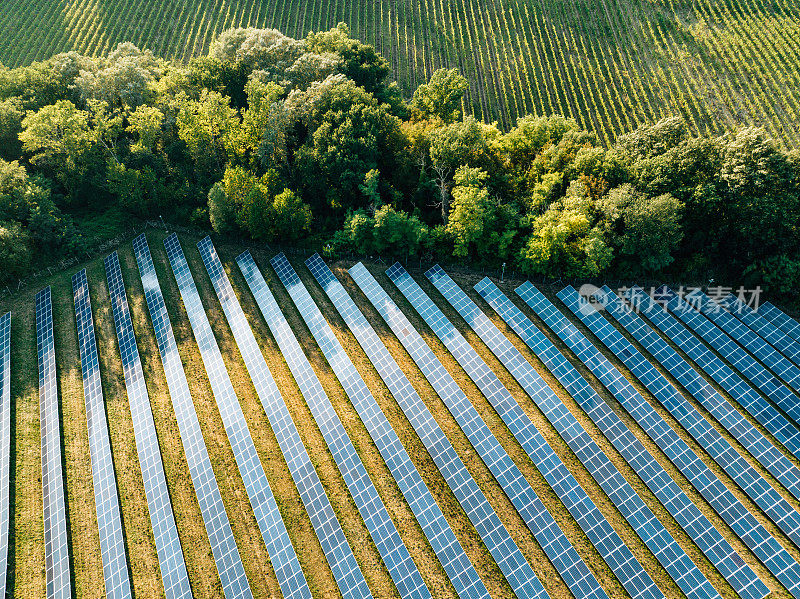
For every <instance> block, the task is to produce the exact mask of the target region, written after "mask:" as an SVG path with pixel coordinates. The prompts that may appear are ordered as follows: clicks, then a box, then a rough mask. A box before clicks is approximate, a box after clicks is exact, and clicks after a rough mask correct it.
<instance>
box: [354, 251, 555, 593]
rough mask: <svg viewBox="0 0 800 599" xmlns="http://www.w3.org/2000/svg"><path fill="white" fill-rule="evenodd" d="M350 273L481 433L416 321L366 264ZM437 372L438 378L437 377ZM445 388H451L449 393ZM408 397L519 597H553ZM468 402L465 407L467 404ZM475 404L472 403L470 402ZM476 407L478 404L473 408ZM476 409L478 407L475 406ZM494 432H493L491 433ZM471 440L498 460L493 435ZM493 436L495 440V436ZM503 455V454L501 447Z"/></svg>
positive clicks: (406, 405) (422, 432) (466, 426)
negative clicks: (491, 447) (410, 319)
mask: <svg viewBox="0 0 800 599" xmlns="http://www.w3.org/2000/svg"><path fill="white" fill-rule="evenodd" d="M349 272H350V275H351V276H352V277H353V280H354V281H355V282H356V284H357V285H358V286H359V287H360V288H361V290H362V291H363V292H364V294H365V295H366V296H367V298H368V299H369V301H370V302H371V303H372V305H373V306H375V308H376V309H377V310H378V312H380V313H381V316H382V317H383V318H384V320H385V321H386V322H387V323H388V324H389V326H390V327H391V329H392V331H394V334H395V335H396V336H397V337H398V339H400V341H401V342H402V343H403V346H404V347H405V348H406V349H407V350H408V352H409V354H410V355H411V357H412V358H413V359H414V361H415V362H416V363H417V365H418V366H419V367H420V370H422V372H423V373H424V374H425V376H426V378H428V380H429V381H431V384H432V385H434V388H435V389H437V393H439V392H441V393H440V395H441V396H443V397H442V399H444V401H445V402H446V403H447V404H448V408H450V409H451V411H452V412H453V415H454V416H455V415H456V414H458V416H457V418H456V419H457V420H458V421H459V424H460V425H461V428H462V430H463V431H464V432H465V433H472V432H473V429H474V430H475V431H479V430H481V429H480V428H479V427H480V425H481V423H482V422H483V421H482V420H481V419H480V416H478V415H477V412H476V413H475V414H474V415H473V417H472V419H471V420H470V422H469V423H467V422H466V421H465V419H464V418H462V415H463V414H462V412H461V411H460V410H458V409H456V408H455V404H454V402H453V401H451V399H452V398H453V396H454V395H455V393H456V391H455V389H458V390H459V391H460V389H459V388H458V387H457V386H456V384H455V381H453V380H452V378H449V382H448V381H447V380H446V378H445V377H449V375H448V374H447V371H445V370H444V368H443V367H442V365H441V363H440V362H439V361H438V359H437V358H436V356H435V355H434V354H433V352H432V351H431V350H430V348H429V347H428V346H427V345H425V342H424V341H423V340H422V338H421V337H420V336H419V334H417V332H416V331H415V330H414V328H413V327H412V326H411V323H410V322H408V319H406V317H405V316H404V315H403V313H402V312H400V310H399V309H398V308H397V306H396V305H395V303H394V302H393V301H392V299H391V298H390V297H389V296H388V295H387V293H386V292H385V291H384V290H383V288H382V287H381V286H380V285H379V284H378V282H377V281H376V280H375V278H374V277H373V276H372V275H371V274H370V273H369V271H368V270H367V269H366V268H365V267H364V265H363V264H361V263H358V264H356V265H355V266H354V267H353V268H351V269H350V271H349ZM434 374H435V376H434ZM445 387H448V389H447V390H445ZM406 388H407V389H408V392H407V395H403V396H402V397H403V402H402V403H401V406H402V407H403V409H404V411H405V412H406V416H407V417H408V419H409V420H410V421H411V423H412V424H413V425H414V427H415V429H416V430H417V433H418V434H419V437H420V439H421V440H422V442H423V443H424V444H425V447H426V448H427V449H428V451H429V452H430V454H431V457H432V458H433V460H434V461H435V462H436V465H437V466H438V468H439V471H440V472H441V473H442V476H444V478H445V480H446V481H447V484H448V485H449V486H450V489H451V490H452V491H453V494H454V495H455V496H456V499H458V501H459V503H460V504H461V506H462V507H463V508H464V511H465V512H466V514H467V516H468V517H469V519H470V521H471V522H472V524H473V526H475V529H476V530H477V531H478V534H480V536H481V539H483V542H484V543H485V545H486V548H487V549H488V550H489V552H490V553H491V554H492V557H493V558H494V560H495V562H497V565H498V566H499V567H500V570H501V571H502V572H503V574H504V575H505V577H506V580H508V582H509V584H510V585H511V587H512V589H514V592H515V593H516V594H517V596H518V597H547V596H548V595H547V593H546V591H545V590H544V587H543V586H542V584H541V582H540V581H539V579H538V578H537V577H536V574H535V573H534V572H533V570H532V569H531V567H530V565H529V564H528V562H527V560H526V559H525V557H524V556H523V555H522V552H521V551H520V549H519V547H518V546H517V545H516V543H515V542H514V540H513V539H512V538H511V536H510V535H509V533H508V530H507V529H506V527H505V526H504V525H503V523H502V522H501V521H500V519H499V518H498V517H497V514H496V513H495V512H494V510H493V509H492V506H491V505H490V504H489V502H488V500H487V499H486V496H485V495H484V494H483V492H482V491H481V490H480V488H479V487H478V485H477V484H476V483H475V480H474V479H473V478H472V476H471V475H470V474H469V471H468V470H467V468H466V466H464V463H463V462H462V461H461V458H459V457H458V454H457V453H456V451H455V449H453V446H452V445H451V444H450V441H448V440H447V437H446V436H445V435H444V432H442V429H441V428H440V427H439V425H438V424H436V421H435V420H434V419H433V416H432V415H431V413H430V411H429V410H428V408H427V407H426V406H425V404H424V402H423V401H422V399H420V398H419V395H417V394H416V392H413V394H412V390H413V388H412V387H411V386H410V385H409V386H408V387H406ZM464 400H466V398H464V399H463V400H461V401H460V402H459V403H460V404H463V401H464ZM466 402H467V403H469V401H468V400H466ZM469 405H470V406H471V405H472V404H469ZM473 409H474V408H473ZM490 434H491V433H490ZM472 437H473V438H472V439H470V442H472V443H473V445H474V446H475V449H476V450H477V451H478V452H479V453H481V457H482V458H484V456H486V457H485V459H488V460H489V463H491V461H492V460H493V458H490V457H489V456H488V455H487V452H486V451H485V448H486V447H488V446H489V445H490V444H491V440H490V439H489V437H486V436H485V435H482V436H481V439H482V441H483V442H484V443H486V445H483V444H482V443H480V442H478V443H477V444H476V443H475V439H476V438H477V437H476V435H474V434H473V435H472ZM492 438H493V437H492ZM501 451H504V450H502V448H501Z"/></svg>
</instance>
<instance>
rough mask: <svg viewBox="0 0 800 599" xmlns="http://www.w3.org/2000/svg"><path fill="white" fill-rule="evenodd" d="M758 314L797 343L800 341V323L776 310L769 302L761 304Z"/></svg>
mask: <svg viewBox="0 0 800 599" xmlns="http://www.w3.org/2000/svg"><path fill="white" fill-rule="evenodd" d="M758 313H759V314H762V315H763V316H764V317H766V318H767V319H768V320H769V321H770V322H772V323H773V324H774V325H775V326H777V327H778V328H779V329H780V330H782V331H783V332H784V333H786V334H787V335H789V336H791V337H792V338H793V339H794V340H795V341H800V322H797V321H796V320H795V319H794V318H792V317H791V316H788V315H787V314H786V313H784V312H783V311H781V310H780V309H779V308H776V307H775V306H773V305H772V304H770V303H769V302H765V303H763V304H761V306H760V307H759V309H758Z"/></svg>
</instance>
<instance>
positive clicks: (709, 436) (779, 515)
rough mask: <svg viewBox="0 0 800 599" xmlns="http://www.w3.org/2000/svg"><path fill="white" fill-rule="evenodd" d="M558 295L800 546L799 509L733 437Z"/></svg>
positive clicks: (571, 298) (595, 317) (594, 314)
mask: <svg viewBox="0 0 800 599" xmlns="http://www.w3.org/2000/svg"><path fill="white" fill-rule="evenodd" d="M558 297H559V298H560V299H561V301H563V302H564V303H565V304H566V305H567V306H568V307H569V308H570V309H571V310H572V311H573V312H574V313H575V315H576V316H577V317H578V318H580V319H581V321H582V322H583V323H584V324H585V325H586V326H587V327H589V329H591V331H592V332H593V333H594V334H595V335H597V337H598V338H599V339H600V340H601V341H602V342H603V343H604V344H605V345H606V346H607V347H608V349H610V350H611V351H612V352H614V354H615V355H616V356H618V357H619V358H620V360H622V361H623V363H625V365H626V366H627V367H628V368H630V369H631V372H632V373H633V374H634V375H635V376H636V377H637V378H638V379H639V380H640V381H641V382H642V384H644V386H645V387H647V388H648V389H649V390H650V392H651V393H652V394H653V395H654V396H655V397H656V398H657V399H658V400H659V401H660V402H661V403H662V404H663V405H664V407H665V408H667V410H669V412H670V413H671V414H672V415H673V416H674V417H675V419H676V420H677V421H678V422H680V423H681V424H682V425H683V427H684V428H685V429H686V430H687V431H688V432H689V434H690V435H692V437H694V438H695V440H696V441H697V442H698V443H699V444H700V445H701V446H702V447H703V449H705V450H706V451H707V452H708V453H709V455H710V456H711V457H712V458H713V459H714V461H716V462H717V464H719V465H720V466H721V467H722V469H723V470H725V472H727V473H728V475H729V476H730V477H731V478H732V479H733V480H734V481H735V482H736V483H737V484H738V485H739V486H740V487H741V488H742V490H743V491H744V492H745V493H747V494H748V495H749V496H750V498H751V499H752V500H753V501H754V502H755V503H756V504H757V505H758V506H759V507H760V508H761V509H762V510H764V512H765V513H766V514H767V515H768V516H769V517H770V518H771V519H772V520H773V521H774V522H775V523H776V524H777V525H778V526H779V527H780V529H781V530H783V532H785V533H786V535H787V536H788V537H789V538H790V539H792V540H793V541H794V542H795V543H796V544H798V545H800V513H798V512H797V511H795V509H794V508H793V507H792V506H791V505H790V504H789V502H788V501H786V499H784V498H783V497H782V496H781V494H780V493H778V492H777V491H776V490H775V489H774V488H772V487H771V486H770V484H769V483H768V482H767V481H766V480H764V477H762V476H761V474H759V472H758V471H757V470H756V469H755V468H753V466H752V465H751V464H750V462H748V461H747V460H746V459H744V457H742V455H741V454H740V453H739V452H737V451H736V450H735V449H734V448H733V446H731V444H730V442H728V440H727V439H725V437H723V436H722V435H721V434H720V433H719V431H718V430H717V429H716V428H714V427H713V426H712V425H711V424H710V423H709V422H708V421H707V420H706V419H705V418H704V417H703V415H702V414H700V412H698V411H697V409H696V408H695V407H694V406H693V405H692V404H691V403H689V402H688V401H687V400H686V398H685V397H684V396H683V395H681V393H680V392H679V391H678V390H677V389H676V388H675V387H674V386H673V385H672V383H670V382H669V381H668V380H667V379H666V378H665V377H664V375H662V374H661V373H660V372H659V371H658V370H657V369H656V368H655V366H653V364H652V363H651V362H650V361H649V360H647V359H646V358H645V357H644V356H642V354H641V353H639V350H637V349H636V348H635V347H634V346H633V344H631V343H630V342H629V341H628V340H627V339H625V337H624V336H623V335H622V333H620V332H619V331H617V329H615V328H614V327H613V326H612V325H611V323H610V322H609V321H608V320H606V319H605V318H603V316H602V315H601V314H600V312H598V311H597V310H595V309H594V307H592V306H591V305H590V304H589V303H587V302H586V301H584V300H582V299H581V297H580V295H578V292H577V291H575V290H574V289H572V288H571V287H567V288H566V289H564V290H563V291H561V292H559V294H558Z"/></svg>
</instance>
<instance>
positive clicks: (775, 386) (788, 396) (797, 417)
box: [667, 296, 800, 423]
mask: <svg viewBox="0 0 800 599" xmlns="http://www.w3.org/2000/svg"><path fill="white" fill-rule="evenodd" d="M667 307H668V308H669V310H670V311H671V312H672V313H673V314H674V315H675V316H677V317H678V318H679V319H680V320H682V321H683V322H684V323H685V324H686V325H687V326H688V327H689V328H690V329H692V331H694V332H695V334H696V335H697V336H698V337H700V338H701V339H703V340H704V341H706V342H707V343H708V344H709V345H710V346H711V347H713V348H714V349H715V350H717V351H718V352H719V353H720V355H721V356H722V357H723V358H725V359H726V360H728V362H730V363H731V365H733V367H734V368H736V369H737V370H738V371H739V372H741V373H742V374H743V375H744V376H745V377H746V378H747V379H748V380H750V381H751V382H752V383H753V384H754V385H755V386H756V387H758V388H759V389H760V390H761V391H762V392H763V393H764V394H765V395H766V396H767V397H769V398H770V399H772V401H774V402H775V403H776V404H777V405H778V406H779V407H780V408H781V409H782V410H783V411H784V412H786V414H788V415H789V417H790V418H792V419H793V420H794V421H795V423H797V422H800V404H798V403H797V397H796V396H795V394H794V393H792V391H791V390H790V389H789V388H788V387H787V386H786V385H784V384H783V383H782V382H781V381H780V380H779V379H778V378H776V377H775V376H773V375H772V374H771V373H770V372H769V371H767V369H766V368H764V367H763V366H762V365H761V364H760V363H759V362H758V360H754V359H753V356H751V355H750V354H749V353H747V352H746V351H745V350H743V349H742V348H741V347H740V346H739V344H738V343H736V342H735V341H734V340H733V339H731V338H730V336H728V334H727V333H726V332H725V331H723V330H722V329H720V328H719V327H718V326H717V325H715V324H714V323H713V322H711V321H710V320H708V319H707V318H706V317H704V316H703V315H702V314H700V313H699V312H698V311H696V310H693V309H692V308H691V307H690V306H689V305H688V304H687V303H686V302H683V301H681V299H680V298H678V297H677V296H675V297H673V298H672V299H671V300H669V301H668V302H667Z"/></svg>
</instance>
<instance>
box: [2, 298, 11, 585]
mask: <svg viewBox="0 0 800 599" xmlns="http://www.w3.org/2000/svg"><path fill="white" fill-rule="evenodd" d="M10 468H11V312H7V313H6V314H4V315H3V316H2V317H0V597H5V596H6V578H7V575H8V524H9V509H10V505H9V493H10V488H9V483H10V476H11V472H10Z"/></svg>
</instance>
